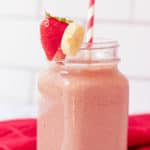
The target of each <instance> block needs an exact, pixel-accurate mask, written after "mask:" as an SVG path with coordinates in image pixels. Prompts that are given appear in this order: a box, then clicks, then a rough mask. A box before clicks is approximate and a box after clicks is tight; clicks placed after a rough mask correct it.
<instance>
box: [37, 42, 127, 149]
mask: <svg viewBox="0 0 150 150" xmlns="http://www.w3.org/2000/svg"><path fill="white" fill-rule="evenodd" d="M110 45H111V46H110ZM116 49H117V45H116V43H115V42H114V43H112V42H109V41H108V42H104V43H99V44H96V45H94V46H93V48H91V49H90V51H89V50H86V49H82V50H80V52H79V54H78V56H76V57H74V58H68V59H67V58H66V60H65V61H64V62H61V63H60V62H51V63H50V65H49V68H48V69H47V70H45V71H44V72H43V73H41V75H40V78H39V85H38V86H39V91H40V93H41V99H40V103H39V118H38V150H126V149H127V118H128V80H127V79H126V78H125V76H124V75H123V74H122V73H120V72H119V71H118V68H117V63H118V59H117V56H116ZM89 53H90V60H89V57H88V56H89ZM91 59H92V60H91Z"/></svg>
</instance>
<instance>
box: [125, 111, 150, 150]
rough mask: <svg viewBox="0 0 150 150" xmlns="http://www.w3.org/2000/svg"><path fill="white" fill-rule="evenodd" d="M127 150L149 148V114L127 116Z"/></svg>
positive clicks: (149, 149)
mask: <svg viewBox="0 0 150 150" xmlns="http://www.w3.org/2000/svg"><path fill="white" fill-rule="evenodd" d="M128 147H129V150H150V114H143V115H134V116H130V117H129V127H128Z"/></svg>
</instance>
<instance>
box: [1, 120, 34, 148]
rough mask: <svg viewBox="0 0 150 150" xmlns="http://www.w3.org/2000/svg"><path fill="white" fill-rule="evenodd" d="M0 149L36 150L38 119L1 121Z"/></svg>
mask: <svg viewBox="0 0 150 150" xmlns="http://www.w3.org/2000/svg"><path fill="white" fill-rule="evenodd" d="M0 150H36V120H35V119H22V120H10V121H3V122H0Z"/></svg>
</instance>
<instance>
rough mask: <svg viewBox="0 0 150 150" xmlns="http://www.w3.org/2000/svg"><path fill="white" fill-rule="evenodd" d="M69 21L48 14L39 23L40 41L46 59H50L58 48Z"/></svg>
mask: <svg viewBox="0 0 150 150" xmlns="http://www.w3.org/2000/svg"><path fill="white" fill-rule="evenodd" d="M69 22H70V21H68V20H66V19H65V18H58V17H53V16H51V15H49V14H47V17H46V18H45V19H44V20H43V21H42V23H41V25H40V35H41V42H42V46H43V49H44V51H45V54H46V56H47V58H48V60H52V59H53V57H54V56H55V54H56V52H57V50H58V49H59V48H60V44H61V39H62V36H63V33H64V31H65V29H66V27H67V26H68V24H69ZM58 53H59V52H58ZM57 55H58V54H57ZM56 57H58V56H56Z"/></svg>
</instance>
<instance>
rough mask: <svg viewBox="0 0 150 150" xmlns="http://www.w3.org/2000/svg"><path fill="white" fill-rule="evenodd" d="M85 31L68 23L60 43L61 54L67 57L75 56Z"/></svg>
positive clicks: (76, 25)
mask: <svg viewBox="0 0 150 150" xmlns="http://www.w3.org/2000/svg"><path fill="white" fill-rule="evenodd" d="M84 33H85V29H84V27H83V26H81V25H79V24H77V23H70V24H69V25H68V27H67V28H66V30H65V32H64V34H63V37H62V41H61V48H62V50H63V53H64V54H66V55H68V56H75V55H76V54H77V53H78V51H79V48H80V47H81V44H82V42H83V39H84Z"/></svg>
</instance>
